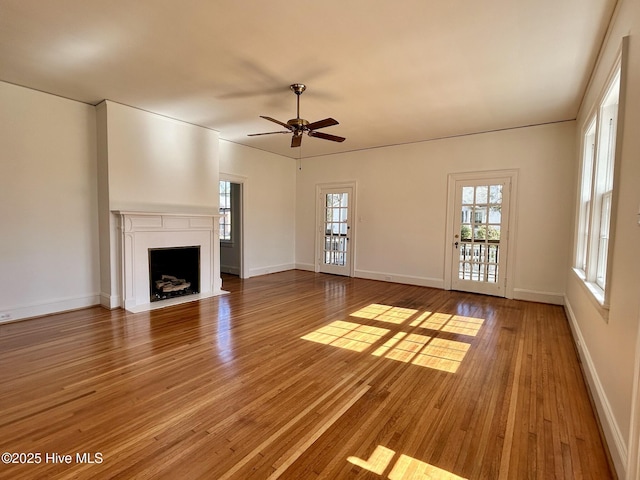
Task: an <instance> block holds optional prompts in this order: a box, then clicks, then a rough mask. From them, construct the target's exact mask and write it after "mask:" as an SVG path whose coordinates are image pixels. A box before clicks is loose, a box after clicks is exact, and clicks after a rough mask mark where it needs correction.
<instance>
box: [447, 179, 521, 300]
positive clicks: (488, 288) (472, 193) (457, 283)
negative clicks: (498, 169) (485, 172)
mask: <svg viewBox="0 0 640 480" xmlns="http://www.w3.org/2000/svg"><path fill="white" fill-rule="evenodd" d="M509 193H510V188H509V179H500V180H493V181H490V180H489V181H488V180H486V179H485V180H479V181H462V180H460V181H456V204H455V209H456V210H455V211H456V212H457V215H458V219H457V221H456V222H455V226H454V228H455V231H454V235H453V239H454V242H453V249H454V250H453V255H452V265H451V268H452V272H451V279H452V285H451V286H452V288H453V289H454V290H464V291H468V292H475V293H483V294H488V295H496V296H504V295H505V280H506V275H505V273H506V258H507V257H506V248H507V244H506V241H505V240H506V234H507V231H508V229H507V221H508V211H509Z"/></svg>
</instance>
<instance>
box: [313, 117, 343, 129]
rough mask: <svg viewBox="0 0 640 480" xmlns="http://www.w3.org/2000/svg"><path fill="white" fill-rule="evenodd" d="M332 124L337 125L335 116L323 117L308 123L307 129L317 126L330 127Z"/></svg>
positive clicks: (316, 127)
mask: <svg viewBox="0 0 640 480" xmlns="http://www.w3.org/2000/svg"><path fill="white" fill-rule="evenodd" d="M333 125H338V121H337V120H336V119H335V118H325V119H324V120H318V121H317V122H313V123H310V124H309V125H307V129H308V130H316V129H318V128H325V127H331V126H333Z"/></svg>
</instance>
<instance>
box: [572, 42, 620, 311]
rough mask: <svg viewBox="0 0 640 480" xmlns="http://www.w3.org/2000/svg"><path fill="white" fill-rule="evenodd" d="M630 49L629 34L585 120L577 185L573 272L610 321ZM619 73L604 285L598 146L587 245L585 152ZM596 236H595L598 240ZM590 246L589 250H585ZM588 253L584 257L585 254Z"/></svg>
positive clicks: (594, 165)
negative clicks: (599, 265)
mask: <svg viewBox="0 0 640 480" xmlns="http://www.w3.org/2000/svg"><path fill="white" fill-rule="evenodd" d="M627 51H628V37H624V38H623V41H622V45H621V48H620V50H619V52H618V55H617V56H616V60H615V61H614V62H613V66H612V68H611V70H610V71H609V74H608V75H607V78H606V81H605V82H604V85H603V88H602V89H601V91H600V93H599V95H598V97H597V100H596V101H595V102H594V105H593V106H592V107H591V109H590V110H589V113H588V115H586V117H585V121H584V123H583V125H582V128H581V136H580V175H579V179H578V181H579V185H578V188H577V209H576V212H577V216H576V231H575V236H574V239H575V241H574V256H573V269H572V270H573V272H574V273H575V275H576V276H577V277H578V278H579V279H580V283H581V284H582V285H583V286H584V288H585V289H586V291H587V292H588V297H589V298H590V299H591V300H592V301H593V302H594V304H595V306H596V307H597V309H598V311H599V313H600V315H601V316H602V318H603V319H604V320H605V321H608V317H609V302H610V290H611V273H612V266H613V257H614V249H613V246H614V244H615V228H616V212H617V207H618V191H619V183H620V182H619V177H620V162H621V152H622V132H623V130H624V106H625V98H626V95H625V93H626V77H627V74H626V69H627V67H626V65H627V61H626V58H627ZM616 77H619V80H618V83H619V87H618V89H619V91H618V107H617V113H616V127H615V128H616V132H615V149H614V152H613V159H612V162H613V187H612V189H611V190H610V191H609V192H610V193H609V194H610V196H611V208H610V211H609V219H608V220H609V229H608V233H609V236H608V245H607V263H606V270H605V277H604V278H605V283H604V289H603V288H602V286H601V285H599V284H598V283H599V282H597V279H596V278H595V277H596V275H597V259H596V256H597V255H598V251H597V250H596V252H593V251H591V250H592V248H593V245H594V244H595V243H596V241H599V238H600V231H599V223H600V219H601V213H598V214H594V210H595V209H596V208H598V209H599V208H601V207H600V206H598V207H596V206H594V203H596V202H597V201H598V198H595V197H597V195H595V194H594V193H595V190H596V186H595V185H594V183H595V182H596V181H597V169H598V162H599V158H598V147H599V145H597V146H596V151H595V152H594V154H593V162H592V163H593V164H592V166H591V171H592V172H591V182H590V200H589V201H590V205H589V211H588V214H587V215H586V220H587V227H588V229H589V231H588V235H587V240H586V245H582V242H583V240H582V236H583V234H584V229H583V227H584V225H583V220H584V218H583V216H582V213H581V210H582V207H583V205H582V202H583V186H584V183H585V182H584V168H585V153H586V148H588V145H587V142H585V139H586V137H587V133H588V131H589V130H590V129H591V127H592V126H593V125H594V124H595V128H596V130H595V140H596V142H598V141H599V136H600V120H601V117H600V115H601V111H602V107H603V106H604V102H605V100H606V99H607V97H608V96H609V94H610V92H611V88H612V87H613V85H614V81H615V80H616ZM602 194H606V192H600V196H601V195H602ZM594 236H595V237H594ZM594 238H595V240H594ZM583 249H586V252H585V251H583ZM583 255H584V257H583ZM582 258H586V265H585V268H583V267H582V265H581V262H582Z"/></svg>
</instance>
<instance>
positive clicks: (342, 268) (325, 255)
mask: <svg viewBox="0 0 640 480" xmlns="http://www.w3.org/2000/svg"><path fill="white" fill-rule="evenodd" d="M352 196H353V191H352V188H350V187H344V188H327V189H321V191H320V196H319V206H320V219H321V225H319V229H318V233H319V242H318V243H319V246H320V249H319V250H320V252H319V253H320V258H319V260H320V262H319V263H320V268H319V271H320V272H324V273H333V274H338V275H351V249H350V240H351V235H350V234H351V231H350V230H351V214H350V211H351V203H352Z"/></svg>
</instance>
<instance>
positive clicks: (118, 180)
mask: <svg viewBox="0 0 640 480" xmlns="http://www.w3.org/2000/svg"><path fill="white" fill-rule="evenodd" d="M97 126H98V146H99V150H98V164H99V165H98V166H99V174H100V177H99V179H98V180H99V187H100V222H101V223H100V241H101V255H100V263H101V273H102V274H101V303H102V304H103V305H104V306H106V307H109V308H113V307H116V306H118V305H121V304H122V299H121V297H120V293H121V292H120V290H121V285H120V283H119V268H120V260H119V255H118V249H117V246H118V245H119V242H120V236H119V232H118V231H117V230H116V228H115V225H116V224H117V222H116V221H115V218H114V216H113V215H111V214H110V212H112V211H114V210H121V211H135V212H158V213H181V214H190V213H191V214H194V213H195V214H199V213H204V214H210V215H213V214H217V213H218V178H219V176H218V167H219V165H218V132H216V131H214V130H210V129H207V128H204V127H199V126H197V125H192V124H188V123H185V122H180V121H178V120H174V119H171V118H167V117H163V116H161V115H156V114H153V113H149V112H145V111H143V110H139V109H136V108H132V107H128V106H126V105H121V104H118V103H114V102H111V101H104V102H102V103H101V104H100V105H98V107H97ZM215 248H216V249H218V246H217V245H216V247H215ZM218 252H219V251H218V250H216V252H215V257H216V258H219V254H218ZM217 267H218V268H219V265H218V266H217ZM217 277H219V274H217ZM218 282H219V280H218Z"/></svg>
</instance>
